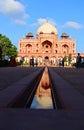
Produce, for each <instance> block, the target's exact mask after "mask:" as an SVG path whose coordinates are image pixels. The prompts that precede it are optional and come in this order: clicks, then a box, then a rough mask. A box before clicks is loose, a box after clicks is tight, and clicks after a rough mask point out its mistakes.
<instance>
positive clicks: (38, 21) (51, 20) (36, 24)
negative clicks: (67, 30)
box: [32, 18, 56, 26]
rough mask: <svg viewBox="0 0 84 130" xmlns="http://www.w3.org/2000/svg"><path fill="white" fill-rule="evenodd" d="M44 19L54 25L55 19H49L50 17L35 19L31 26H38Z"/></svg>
mask: <svg viewBox="0 0 84 130" xmlns="http://www.w3.org/2000/svg"><path fill="white" fill-rule="evenodd" d="M46 21H49V22H50V23H51V24H53V25H56V23H55V20H53V19H51V18H39V19H37V22H36V23H33V24H32V26H39V25H42V24H43V23H45V22H46Z"/></svg>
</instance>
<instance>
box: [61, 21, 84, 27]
mask: <svg viewBox="0 0 84 130" xmlns="http://www.w3.org/2000/svg"><path fill="white" fill-rule="evenodd" d="M63 27H70V28H75V29H81V28H83V27H84V26H83V25H82V24H79V23H77V22H73V21H68V22H66V23H65V24H64V25H63Z"/></svg>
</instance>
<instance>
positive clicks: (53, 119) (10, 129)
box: [0, 67, 84, 130]
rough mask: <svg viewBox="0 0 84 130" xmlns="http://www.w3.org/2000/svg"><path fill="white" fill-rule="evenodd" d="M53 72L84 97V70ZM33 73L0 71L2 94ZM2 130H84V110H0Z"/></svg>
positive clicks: (4, 69)
mask: <svg viewBox="0 0 84 130" xmlns="http://www.w3.org/2000/svg"><path fill="white" fill-rule="evenodd" d="M53 69H54V72H55V73H56V74H57V75H59V77H61V78H60V79H63V80H64V81H65V82H67V83H68V84H70V85H72V87H73V88H75V89H76V90H77V91H78V92H79V93H80V95H82V96H83V97H84V80H83V75H84V69H83V68H80V69H76V68H53ZM31 70H32V69H30V71H28V68H27V67H22V68H21V67H15V68H12V67H9V68H0V82H1V84H0V88H1V91H0V92H1V93H2V92H3V91H4V90H6V87H7V89H8V88H9V86H11V85H12V84H14V83H15V82H17V81H19V80H22V79H23V77H26V76H27V75H28V74H29V72H31ZM31 73H32V72H31ZM53 79H55V77H53ZM63 80H61V81H60V83H62V81H63ZM55 81H56V80H55ZM56 82H57V81H56ZM6 85H7V86H6ZM3 98H4V97H3ZM0 100H1V99H0ZM0 130H84V110H83V109H82V110H70V109H60V110H59V109H58V110H42V109H39V110H30V109H25V108H0Z"/></svg>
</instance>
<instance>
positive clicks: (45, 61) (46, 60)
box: [44, 56, 49, 65]
mask: <svg viewBox="0 0 84 130" xmlns="http://www.w3.org/2000/svg"><path fill="white" fill-rule="evenodd" d="M44 63H45V64H46V65H48V64H49V57H48V56H45V59H44Z"/></svg>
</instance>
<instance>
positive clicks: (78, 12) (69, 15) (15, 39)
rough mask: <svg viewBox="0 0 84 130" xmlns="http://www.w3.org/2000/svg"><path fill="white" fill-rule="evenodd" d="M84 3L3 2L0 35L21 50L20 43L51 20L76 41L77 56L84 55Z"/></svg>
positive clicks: (0, 4)
mask: <svg viewBox="0 0 84 130" xmlns="http://www.w3.org/2000/svg"><path fill="white" fill-rule="evenodd" d="M83 13H84V1H83V0H0V33H1V34H3V35H6V36H7V37H8V38H9V39H10V40H11V41H12V43H13V44H14V45H15V46H16V47H17V48H18V43H19V39H20V38H23V37H25V35H26V34H27V33H29V32H32V33H33V35H34V37H36V31H37V29H38V27H39V26H40V25H41V24H42V23H43V22H45V21H46V19H48V21H49V22H51V23H52V24H54V25H55V26H56V28H57V30H58V37H59V38H60V36H61V34H62V33H63V32H66V33H67V34H68V35H69V36H70V37H72V38H73V39H75V40H76V52H84V18H83Z"/></svg>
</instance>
